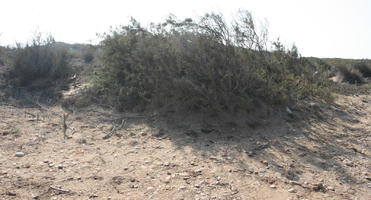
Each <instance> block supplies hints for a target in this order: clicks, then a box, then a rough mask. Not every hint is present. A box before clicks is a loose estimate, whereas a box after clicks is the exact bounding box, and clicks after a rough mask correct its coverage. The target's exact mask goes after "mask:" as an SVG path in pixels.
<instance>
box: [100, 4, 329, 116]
mask: <svg viewBox="0 0 371 200" xmlns="http://www.w3.org/2000/svg"><path fill="white" fill-rule="evenodd" d="M237 19H238V20H235V21H233V22H232V23H227V22H225V21H224V19H223V17H222V15H221V14H215V13H211V14H206V15H205V16H203V17H201V18H200V19H199V20H197V21H194V20H193V19H190V18H187V19H185V20H182V21H180V20H177V19H176V18H175V17H174V16H170V17H169V18H168V19H167V20H166V21H165V22H164V23H160V24H151V26H150V27H149V28H144V27H142V26H141V25H140V24H139V23H138V22H137V21H135V20H134V19H132V21H131V24H129V25H127V26H122V27H120V28H118V29H115V30H112V31H111V32H110V33H109V34H105V35H104V40H103V41H102V44H101V45H102V47H103V51H104V55H103V62H104V68H103V70H102V71H100V72H97V76H96V79H95V85H96V87H97V92H98V93H99V94H101V96H102V97H105V100H106V101H110V102H111V104H114V105H116V106H117V107H119V108H121V109H133V108H141V109H146V108H161V107H164V106H166V107H171V108H172V109H173V108H182V109H186V110H190V111H221V110H223V111H232V112H235V111H248V110H250V109H252V108H254V107H256V105H259V104H261V103H268V104H274V105H277V104H285V103H288V102H291V101H297V100H299V99H302V98H305V97H308V96H312V95H316V94H321V95H323V94H326V92H323V91H324V90H325V88H326V87H327V85H326V84H327V82H328V81H327V78H325V77H323V74H324V73H322V71H320V70H324V69H323V68H320V67H315V66H314V65H312V64H311V63H310V62H309V61H307V60H306V59H304V58H300V56H299V54H298V52H297V49H296V47H293V48H292V49H291V50H285V49H284V48H283V46H282V44H280V43H279V42H275V43H274V46H275V50H274V51H273V52H269V51H267V30H266V29H265V27H262V28H260V29H259V30H260V31H258V30H257V29H258V28H257V27H256V25H255V23H254V20H253V19H252V17H251V14H250V13H249V12H247V11H240V12H239V13H238V15H237Z"/></svg>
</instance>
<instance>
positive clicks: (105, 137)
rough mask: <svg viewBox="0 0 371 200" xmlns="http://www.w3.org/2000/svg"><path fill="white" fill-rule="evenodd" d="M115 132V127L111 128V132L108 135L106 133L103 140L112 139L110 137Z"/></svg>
mask: <svg viewBox="0 0 371 200" xmlns="http://www.w3.org/2000/svg"><path fill="white" fill-rule="evenodd" d="M115 132H116V126H113V127H112V129H111V131H110V132H109V133H106V135H105V136H104V137H103V139H104V140H106V139H108V138H110V137H112V135H113V134H114V133H115Z"/></svg>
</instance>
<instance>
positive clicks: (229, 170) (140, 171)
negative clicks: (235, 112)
mask: <svg viewBox="0 0 371 200" xmlns="http://www.w3.org/2000/svg"><path fill="white" fill-rule="evenodd" d="M15 102H16V101H12V100H6V101H5V100H4V101H2V102H0V113H1V117H0V184H1V187H0V199H31V198H32V197H35V198H39V199H93V198H96V199H355V198H356V197H357V199H371V188H370V187H371V182H370V177H371V171H370V170H371V162H370V161H371V157H370V156H371V148H370V145H371V125H370V124H371V96H370V95H356V96H339V98H338V99H337V100H336V103H335V104H334V105H328V106H326V105H323V106H319V104H314V103H313V104H310V106H307V108H308V109H309V110H310V111H308V112H306V113H303V112H300V111H297V110H294V114H295V116H296V117H295V119H294V120H293V119H291V118H290V117H289V116H287V113H286V112H278V113H277V114H275V115H274V116H272V117H271V118H270V119H266V120H256V119H252V118H248V119H247V118H246V119H241V118H239V119H238V120H237V119H233V118H229V119H227V118H226V119H225V120H214V121H212V120H206V119H205V118H201V117H192V118H187V119H182V118H180V117H179V116H178V115H176V114H172V115H170V116H168V118H167V120H165V119H164V118H160V117H158V116H157V115H152V116H150V117H143V116H140V115H138V114H133V113H115V112H113V111H111V110H105V109H102V108H98V107H87V108H84V109H79V110H76V111H75V112H74V113H73V114H71V116H70V117H69V118H68V120H67V125H68V126H69V127H71V129H73V131H72V130H71V129H69V130H68V131H67V133H68V134H69V135H71V134H72V132H74V134H73V135H72V138H71V139H63V134H62V119H61V115H62V114H63V113H64V111H63V110H62V109H61V108H60V107H59V106H53V107H46V106H40V105H35V104H34V105H31V106H28V107H24V106H23V107H22V106H21V105H23V103H22V102H18V103H15ZM302 115H305V117H302ZM300 119H301V120H300ZM123 120H124V123H122V122H123ZM257 125H258V127H255V126H257ZM113 128H114V130H113V131H111V130H112V129H113ZM210 131H211V132H210ZM203 132H210V133H203ZM107 134H112V137H110V138H108V139H103V138H104V137H105V136H106V135H107ZM16 152H24V154H25V155H24V156H23V157H16V156H15V154H16ZM273 187H276V188H273ZM291 188H293V189H294V190H295V191H294V192H295V193H291V192H289V191H288V190H289V189H291Z"/></svg>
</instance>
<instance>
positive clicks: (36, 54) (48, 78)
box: [9, 34, 70, 89]
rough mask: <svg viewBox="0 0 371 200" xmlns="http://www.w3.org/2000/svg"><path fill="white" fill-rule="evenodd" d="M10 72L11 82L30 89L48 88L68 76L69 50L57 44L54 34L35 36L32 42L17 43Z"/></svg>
mask: <svg viewBox="0 0 371 200" xmlns="http://www.w3.org/2000/svg"><path fill="white" fill-rule="evenodd" d="M12 61H13V62H12V65H13V66H12V68H11V70H10V72H9V82H10V83H11V84H12V85H14V86H17V87H26V88H29V89H35V88H47V87H50V86H55V85H57V83H58V82H61V81H63V80H64V79H65V78H67V76H68V74H69V72H70V68H69V57H68V54H67V50H66V49H64V48H63V47H59V46H57V45H56V42H55V40H54V38H53V37H52V36H49V37H47V38H46V39H43V38H42V37H41V34H38V35H37V36H35V38H34V39H33V40H32V42H31V43H30V44H26V45H25V46H23V45H22V44H17V47H16V48H15V53H14V56H13V60H12Z"/></svg>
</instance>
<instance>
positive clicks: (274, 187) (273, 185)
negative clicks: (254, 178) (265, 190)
mask: <svg viewBox="0 0 371 200" xmlns="http://www.w3.org/2000/svg"><path fill="white" fill-rule="evenodd" d="M269 187H270V188H272V189H276V188H277V186H276V185H275V184H272V185H270V186H269Z"/></svg>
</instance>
